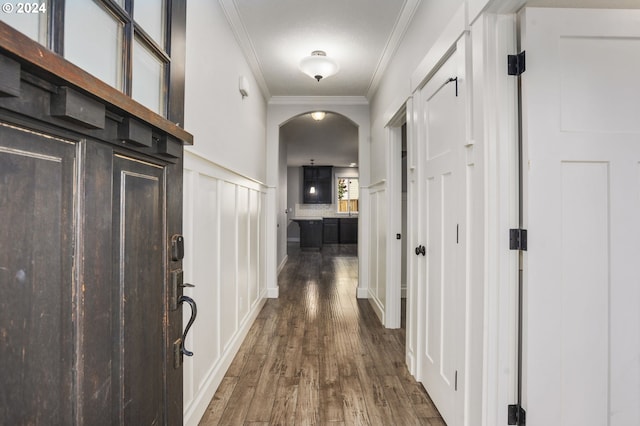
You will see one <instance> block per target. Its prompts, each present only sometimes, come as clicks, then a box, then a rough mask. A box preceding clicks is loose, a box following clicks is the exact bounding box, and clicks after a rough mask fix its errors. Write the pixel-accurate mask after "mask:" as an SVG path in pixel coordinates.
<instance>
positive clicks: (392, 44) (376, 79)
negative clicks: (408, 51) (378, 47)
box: [367, 0, 421, 99]
mask: <svg viewBox="0 0 640 426" xmlns="http://www.w3.org/2000/svg"><path fill="white" fill-rule="evenodd" d="M420 3H421V0H406V1H405V2H404V5H403V6H402V10H401V11H400V15H399V16H398V20H397V21H396V23H395V25H394V26H393V30H392V31H391V35H390V36H389V39H388V40H387V45H386V46H385V48H384V51H383V52H382V56H381V57H380V61H378V64H377V65H376V69H375V71H374V73H373V76H372V77H371V81H370V82H369V87H368V89H367V98H368V99H371V98H372V97H373V95H374V94H375V93H376V91H377V90H378V87H379V85H380V79H381V78H382V76H383V75H384V72H385V71H386V70H387V67H388V66H389V62H390V61H391V58H393V56H394V54H395V53H396V50H397V49H398V46H399V45H400V43H401V42H402V39H403V37H404V34H405V33H406V32H407V29H408V28H409V25H410V23H411V19H412V18H413V15H414V14H415V13H416V10H417V9H418V6H420Z"/></svg>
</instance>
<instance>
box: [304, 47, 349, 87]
mask: <svg viewBox="0 0 640 426" xmlns="http://www.w3.org/2000/svg"><path fill="white" fill-rule="evenodd" d="M339 69H340V68H339V67H338V63H337V62H336V61H334V60H333V59H331V58H329V57H328V56H327V54H326V53H325V52H323V51H322V50H314V51H313V52H311V56H307V57H306V58H302V60H301V61H300V71H302V72H303V73H305V74H307V75H308V76H309V77H311V78H315V79H316V80H318V81H320V80H321V79H323V78H327V77H329V76H332V75H334V74H335V73H337V72H338V70H339Z"/></svg>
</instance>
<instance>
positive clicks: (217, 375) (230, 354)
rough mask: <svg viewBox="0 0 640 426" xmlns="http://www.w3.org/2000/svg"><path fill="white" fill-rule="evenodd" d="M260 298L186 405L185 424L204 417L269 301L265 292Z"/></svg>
mask: <svg viewBox="0 0 640 426" xmlns="http://www.w3.org/2000/svg"><path fill="white" fill-rule="evenodd" d="M259 300H260V301H259V303H258V304H257V305H255V306H254V308H253V309H252V311H251V313H250V315H248V316H246V317H245V321H244V322H243V325H242V327H241V328H240V329H239V330H238V332H237V333H236V334H235V335H234V337H233V338H232V340H231V342H230V344H229V345H227V347H226V348H225V349H224V351H223V353H222V356H221V357H220V358H219V359H218V360H216V362H215V363H214V364H213V367H212V368H211V369H209V371H207V373H206V375H205V379H204V380H203V381H202V386H201V388H200V389H199V391H198V392H197V395H196V398H195V399H193V400H192V401H191V403H190V404H189V406H188V407H185V409H186V410H185V412H184V414H183V419H184V425H185V426H197V425H198V423H199V422H200V420H201V419H202V416H203V415H204V413H205V412H206V410H207V407H208V406H209V403H210V402H211V400H212V399H213V395H214V394H215V393H216V390H217V389H218V386H220V383H221V382H222V379H223V378H224V375H225V374H226V372H227V370H228V369H229V366H231V363H232V362H233V359H234V358H235V356H236V354H237V353H238V350H240V345H242V342H243V341H244V339H245V337H247V334H249V329H250V328H251V326H252V325H253V322H254V321H255V319H256V318H257V317H258V314H259V313H260V311H261V310H262V307H263V306H264V304H265V302H266V301H267V299H265V297H264V294H263V295H262V296H261V297H260V298H259Z"/></svg>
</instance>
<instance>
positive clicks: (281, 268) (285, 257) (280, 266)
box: [278, 238, 300, 275]
mask: <svg viewBox="0 0 640 426" xmlns="http://www.w3.org/2000/svg"><path fill="white" fill-rule="evenodd" d="M299 240H300V239H299V238H298V241H299ZM287 260H289V255H288V254H285V255H284V258H283V259H282V262H280V265H278V275H280V272H282V270H283V269H284V267H285V265H286V264H287Z"/></svg>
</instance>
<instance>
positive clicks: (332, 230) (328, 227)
mask: <svg viewBox="0 0 640 426" xmlns="http://www.w3.org/2000/svg"><path fill="white" fill-rule="evenodd" d="M323 227H324V229H323V230H322V242H323V243H325V244H338V242H339V240H338V229H339V226H338V218H337V217H336V218H333V217H328V218H325V219H324V220H323Z"/></svg>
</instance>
